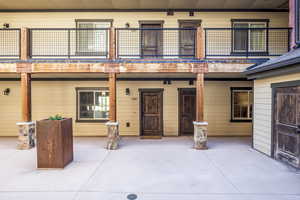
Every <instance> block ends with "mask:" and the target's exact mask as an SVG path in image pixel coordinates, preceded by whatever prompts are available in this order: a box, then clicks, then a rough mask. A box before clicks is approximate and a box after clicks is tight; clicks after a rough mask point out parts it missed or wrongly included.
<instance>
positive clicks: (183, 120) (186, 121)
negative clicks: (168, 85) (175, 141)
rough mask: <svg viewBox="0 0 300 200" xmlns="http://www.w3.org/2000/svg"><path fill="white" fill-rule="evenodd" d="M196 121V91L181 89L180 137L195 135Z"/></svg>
mask: <svg viewBox="0 0 300 200" xmlns="http://www.w3.org/2000/svg"><path fill="white" fill-rule="evenodd" d="M195 120H196V89H194V88H186V89H179V129H180V130H179V131H180V135H193V134H194V125H193V121H195Z"/></svg>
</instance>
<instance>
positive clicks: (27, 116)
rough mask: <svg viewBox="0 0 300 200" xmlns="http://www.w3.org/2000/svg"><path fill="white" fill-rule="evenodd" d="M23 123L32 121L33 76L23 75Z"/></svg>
mask: <svg viewBox="0 0 300 200" xmlns="http://www.w3.org/2000/svg"><path fill="white" fill-rule="evenodd" d="M21 100H22V121H23V122H30V121H31V74H29V73H21Z"/></svg>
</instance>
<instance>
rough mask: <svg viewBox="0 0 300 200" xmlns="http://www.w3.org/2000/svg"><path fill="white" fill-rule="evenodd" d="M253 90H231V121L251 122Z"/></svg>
mask: <svg viewBox="0 0 300 200" xmlns="http://www.w3.org/2000/svg"><path fill="white" fill-rule="evenodd" d="M252 102H253V97H252V88H243V87H241V88H231V103H232V105H231V108H232V111H231V121H251V120H252V106H253V103H252Z"/></svg>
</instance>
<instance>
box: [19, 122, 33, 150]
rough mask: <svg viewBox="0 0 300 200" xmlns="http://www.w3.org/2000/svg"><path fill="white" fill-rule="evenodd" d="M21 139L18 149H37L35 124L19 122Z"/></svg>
mask: <svg viewBox="0 0 300 200" xmlns="http://www.w3.org/2000/svg"><path fill="white" fill-rule="evenodd" d="M17 126H18V127H19V138H18V144H17V148H18V149H21V150H24V149H31V148H33V147H35V122H19V123H17Z"/></svg>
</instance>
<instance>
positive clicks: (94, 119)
mask: <svg viewBox="0 0 300 200" xmlns="http://www.w3.org/2000/svg"><path fill="white" fill-rule="evenodd" d="M76 90H77V91H76V92H77V105H76V106H77V120H78V121H99V120H105V121H107V120H108V117H109V89H108V88H99V89H88V88H87V89H84V88H78V89H76ZM83 92H92V93H93V105H92V108H91V109H92V110H93V118H81V117H80V113H81V111H80V106H81V102H80V94H81V93H83ZM103 92H104V93H108V96H107V97H108V98H107V102H106V105H105V106H106V107H107V110H106V111H104V112H107V113H108V115H107V117H106V118H97V117H96V116H95V115H96V111H97V110H95V108H96V106H97V105H96V98H95V97H96V93H103ZM99 107H101V106H99Z"/></svg>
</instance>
